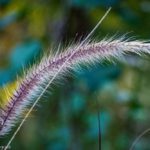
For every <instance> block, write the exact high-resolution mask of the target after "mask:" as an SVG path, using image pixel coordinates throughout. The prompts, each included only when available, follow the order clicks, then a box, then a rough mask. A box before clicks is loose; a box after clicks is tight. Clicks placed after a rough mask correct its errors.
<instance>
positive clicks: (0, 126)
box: [0, 38, 150, 136]
mask: <svg viewBox="0 0 150 150" xmlns="http://www.w3.org/2000/svg"><path fill="white" fill-rule="evenodd" d="M79 45H80V44H77V45H74V46H71V47H69V48H67V49H66V50H65V51H64V52H61V53H59V54H58V53H57V54H55V55H49V56H44V57H43V58H42V60H41V61H40V62H39V63H38V64H36V65H34V66H33V67H32V68H30V69H29V71H27V73H26V75H25V76H24V77H23V79H22V80H21V81H20V82H19V84H18V85H17V87H16V90H15V91H14V92H13V94H12V96H11V97H10V99H9V102H8V103H7V104H6V105H5V106H3V107H2V108H0V136H3V135H5V134H7V133H9V131H10V130H11V128H12V127H13V126H15V124H16V122H18V120H19V119H20V118H22V114H23V112H24V110H25V109H26V108H27V107H28V106H30V105H32V103H33V101H34V100H35V98H37V97H39V95H40V94H41V91H42V90H43V88H44V87H45V86H46V85H47V83H48V82H49V81H50V80H51V79H52V78H53V77H54V75H55V74H56V73H57V72H58V71H59V69H60V68H61V67H62V64H64V63H65V62H66V60H67V59H68V58H70V59H69V60H68V61H67V62H66V64H65V65H64V66H63V69H62V70H60V73H59V75H58V76H56V77H55V80H59V78H62V77H63V76H65V75H66V74H67V72H68V71H71V70H76V69H77V68H78V66H80V65H81V64H85V65H87V66H88V65H91V64H94V63H97V62H100V61H103V60H109V61H112V60H114V59H120V58H123V57H124V56H125V54H126V53H135V54H138V55H141V54H144V53H147V54H150V43H147V42H141V41H138V40H137V41H128V40H124V39H123V38H118V39H111V38H110V39H103V40H102V41H100V42H92V41H91V42H86V43H84V44H82V46H79ZM72 54H73V55H72Z"/></svg>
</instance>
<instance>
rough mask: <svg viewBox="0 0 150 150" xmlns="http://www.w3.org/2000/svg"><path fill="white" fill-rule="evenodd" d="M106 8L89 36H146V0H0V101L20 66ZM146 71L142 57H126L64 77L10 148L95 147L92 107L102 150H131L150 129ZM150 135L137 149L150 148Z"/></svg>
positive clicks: (149, 21) (88, 25) (147, 62)
mask: <svg viewBox="0 0 150 150" xmlns="http://www.w3.org/2000/svg"><path fill="white" fill-rule="evenodd" d="M109 6H112V11H111V12H110V14H109V15H108V17H107V18H106V19H105V20H104V22H103V23H102V24H101V26H100V27H99V28H98V29H97V31H96V32H95V34H94V36H93V39H97V40H100V39H102V38H103V37H105V36H106V35H108V37H109V36H112V35H114V34H116V33H118V34H119V35H122V34H124V33H128V32H129V33H130V34H129V35H128V36H129V37H130V36H135V35H136V37H137V38H140V39H150V1H149V0H32V1H31V0H0V91H1V94H0V100H2V99H3V96H2V86H3V85H5V84H8V86H9V85H13V84H14V83H15V81H16V75H17V74H19V75H21V72H22V66H24V67H25V68H28V66H29V64H33V63H35V62H36V58H38V56H40V55H41V53H43V51H50V50H51V49H50V48H49V47H51V46H53V47H56V46H57V45H58V44H59V43H62V45H63V46H64V47H65V46H66V45H68V44H69V43H74V42H76V41H79V39H82V38H84V37H85V36H86V35H87V34H88V33H89V32H90V30H91V29H92V28H93V27H94V26H95V25H96V23H97V22H98V21H99V19H100V18H101V17H102V15H104V13H105V11H106V10H107V9H108V7H109ZM149 68H150V59H149V58H148V57H146V56H145V57H144V59H141V58H139V57H137V56H136V57H135V56H132V55H130V56H127V58H126V61H122V62H120V63H118V62H117V63H116V64H111V63H108V62H104V63H103V64H101V65H100V64H97V65H95V66H92V67H91V68H90V69H87V68H83V70H82V71H80V72H77V73H73V74H74V77H72V76H71V77H66V80H65V81H62V82H61V84H58V85H57V86H55V87H53V89H52V91H51V94H46V95H45V97H43V98H42V99H41V101H40V103H39V105H38V107H36V108H35V109H34V111H33V112H32V114H31V115H30V117H29V118H28V120H27V121H26V123H25V124H24V126H23V127H22V129H21V130H20V132H19V133H18V135H17V136H16V138H15V140H14V141H13V143H12V145H11V149H12V150H20V149H21V150H91V149H93V150H96V149H98V144H99V142H98V111H100V120H101V132H102V133H101V137H102V149H103V150H127V149H129V148H130V146H131V145H132V143H133V141H134V140H135V138H136V137H137V136H138V135H139V134H140V133H141V132H143V131H144V130H145V129H147V128H149V127H150V115H149V114H150V84H149V83H150V69H149ZM97 103H98V104H99V105H98V104H97ZM13 131H14V130H13ZM12 133H13V132H12ZM12 133H11V134H9V135H8V136H6V137H5V138H1V139H0V145H3V146H4V145H5V144H6V143H7V142H8V140H9V139H10V136H11V135H12ZM149 140H150V135H149V133H148V134H146V135H145V136H144V137H143V138H142V139H141V140H140V141H139V142H138V143H137V144H136V146H135V149H136V150H150V143H149Z"/></svg>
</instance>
